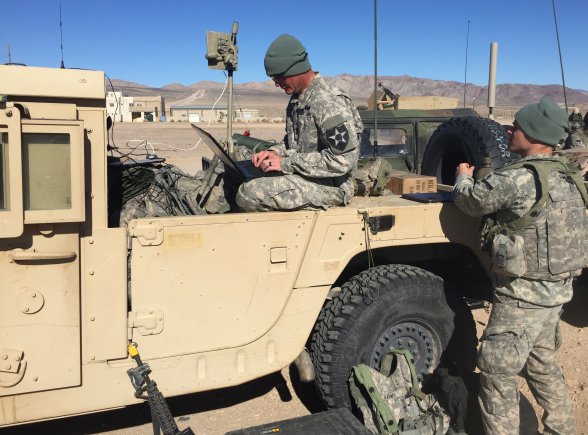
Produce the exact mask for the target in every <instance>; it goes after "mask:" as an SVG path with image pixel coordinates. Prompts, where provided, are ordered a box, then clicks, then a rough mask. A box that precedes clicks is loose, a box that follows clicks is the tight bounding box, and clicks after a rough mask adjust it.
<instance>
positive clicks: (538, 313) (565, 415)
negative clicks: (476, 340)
mask: <svg viewBox="0 0 588 435" xmlns="http://www.w3.org/2000/svg"><path fill="white" fill-rule="evenodd" d="M561 309H562V308H561V305H557V306H555V307H540V306H537V305H532V304H529V303H526V302H522V301H518V300H517V299H512V298H509V297H506V296H503V295H497V296H496V297H495V299H494V305H493V307H492V313H491V314H490V320H489V321H488V326H487V327H486V330H485V331H484V334H483V335H482V339H481V341H482V344H481V347H480V352H479V354H478V367H479V369H480V372H481V373H480V384H481V385H480V394H479V397H478V399H479V402H480V409H481V414H482V423H483V425H484V430H485V432H486V433H487V434H505V435H512V434H517V433H519V390H518V384H517V376H518V374H519V373H520V372H521V371H522V370H523V368H526V378H527V382H528V384H529V387H530V389H531V391H532V393H533V395H534V397H535V399H536V400H537V403H539V405H541V406H542V407H543V409H544V414H543V417H542V422H543V425H544V427H545V430H544V433H545V434H566V435H569V434H573V433H574V419H573V414H574V409H573V405H572V402H571V400H570V397H569V394H568V391H567V388H566V384H565V380H564V377H563V374H562V372H561V370H560V368H559V366H558V365H557V364H556V362H555V352H556V351H557V349H558V348H559V346H560V344H561V335H560V332H559V317H560V314H561Z"/></svg>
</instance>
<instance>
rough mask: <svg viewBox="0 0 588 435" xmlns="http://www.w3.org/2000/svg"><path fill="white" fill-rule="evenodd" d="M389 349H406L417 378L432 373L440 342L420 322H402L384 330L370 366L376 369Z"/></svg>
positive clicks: (439, 350)
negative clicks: (412, 359) (410, 356)
mask: <svg viewBox="0 0 588 435" xmlns="http://www.w3.org/2000/svg"><path fill="white" fill-rule="evenodd" d="M389 349H408V350H409V351H410V353H411V354H412V356H413V358H414V361H415V368H416V372H417V377H418V379H419V380H422V378H423V376H424V375H425V374H427V373H432V372H433V370H434V369H435V367H436V366H437V364H438V363H439V360H440V358H441V340H440V339H439V336H438V335H437V334H436V333H435V331H434V329H433V328H432V327H431V326H429V325H426V324H424V323H422V322H417V321H404V322H400V323H396V324H394V325H393V326H391V327H390V328H388V329H386V330H385V331H384V332H383V333H382V334H381V335H380V336H379V337H378V339H377V340H376V344H375V345H374V349H373V351H372V353H371V355H370V366H371V367H373V368H376V369H378V368H379V367H380V363H381V361H382V358H383V357H384V355H385V354H386V352H388V350H389Z"/></svg>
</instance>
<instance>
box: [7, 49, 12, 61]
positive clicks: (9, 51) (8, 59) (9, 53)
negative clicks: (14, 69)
mask: <svg viewBox="0 0 588 435" xmlns="http://www.w3.org/2000/svg"><path fill="white" fill-rule="evenodd" d="M11 63H12V60H11V59H10V44H8V65H10V64H11Z"/></svg>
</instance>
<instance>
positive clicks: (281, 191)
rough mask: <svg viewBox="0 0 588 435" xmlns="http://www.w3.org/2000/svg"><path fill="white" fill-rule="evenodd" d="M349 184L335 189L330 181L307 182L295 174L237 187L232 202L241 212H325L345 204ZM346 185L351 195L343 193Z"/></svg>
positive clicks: (316, 180)
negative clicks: (234, 201) (234, 200)
mask: <svg viewBox="0 0 588 435" xmlns="http://www.w3.org/2000/svg"><path fill="white" fill-rule="evenodd" d="M351 182H352V181H347V182H346V183H344V185H342V186H341V187H337V186H333V185H331V184H332V182H331V180H330V179H312V180H311V179H307V178H304V177H301V176H299V175H284V176H280V177H264V178H256V179H253V180H250V181H248V182H246V183H243V184H241V186H239V190H238V191H237V196H236V202H237V205H238V206H239V208H240V209H241V210H243V211H269V210H285V211H290V210H300V209H306V210H309V209H310V210H319V209H327V208H329V207H331V206H335V205H343V204H345V203H347V202H348V201H349V198H350V197H351V196H352V195H353V193H352V192H353V190H352V189H353V187H352V184H350V183H351ZM347 184H350V186H351V194H349V193H347V192H346V190H348V189H345V187H347V186H346V185H347Z"/></svg>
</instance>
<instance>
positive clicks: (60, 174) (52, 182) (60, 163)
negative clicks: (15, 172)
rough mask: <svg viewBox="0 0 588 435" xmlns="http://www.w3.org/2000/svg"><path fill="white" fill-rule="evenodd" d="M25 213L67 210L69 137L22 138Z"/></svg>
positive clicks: (25, 135) (68, 204) (30, 134)
mask: <svg viewBox="0 0 588 435" xmlns="http://www.w3.org/2000/svg"><path fill="white" fill-rule="evenodd" d="M22 141H23V142H22V153H23V155H22V159H23V194H24V208H25V210H65V209H70V208H71V160H70V147H71V140H70V135H69V134H65V133H51V134H48V133H26V134H23V135H22Z"/></svg>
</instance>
